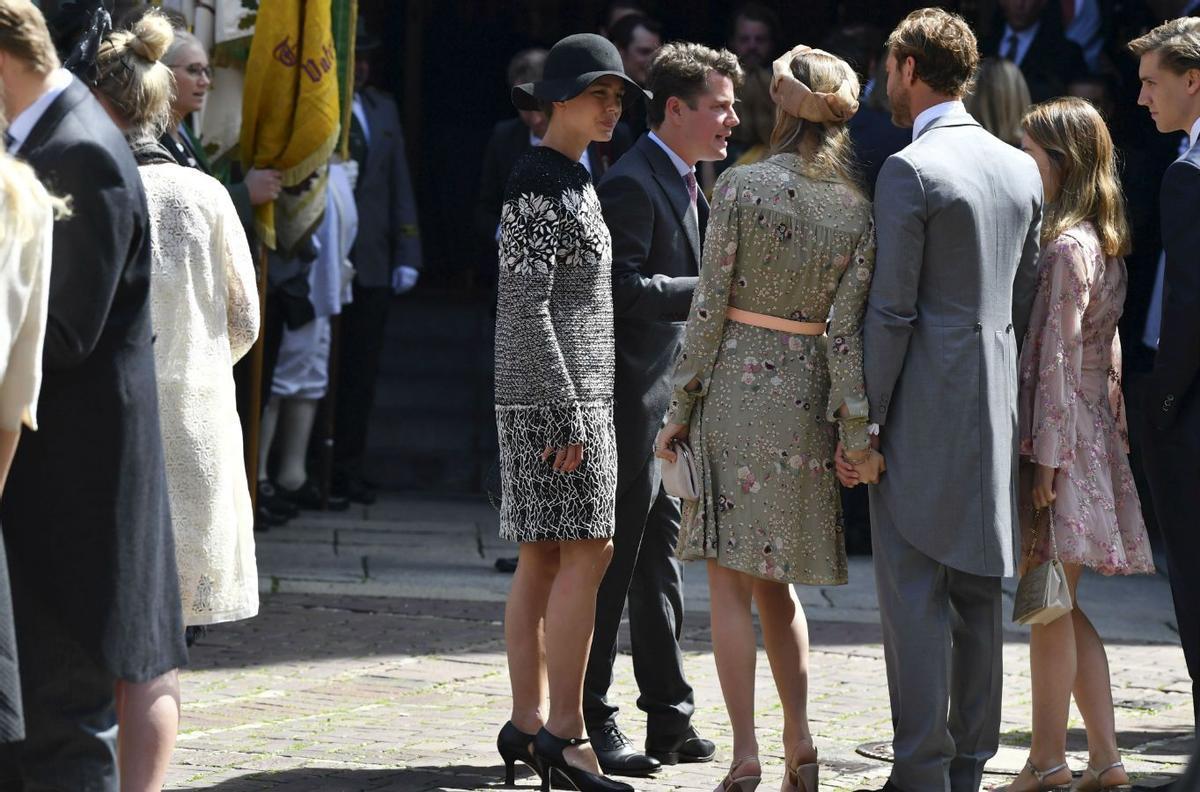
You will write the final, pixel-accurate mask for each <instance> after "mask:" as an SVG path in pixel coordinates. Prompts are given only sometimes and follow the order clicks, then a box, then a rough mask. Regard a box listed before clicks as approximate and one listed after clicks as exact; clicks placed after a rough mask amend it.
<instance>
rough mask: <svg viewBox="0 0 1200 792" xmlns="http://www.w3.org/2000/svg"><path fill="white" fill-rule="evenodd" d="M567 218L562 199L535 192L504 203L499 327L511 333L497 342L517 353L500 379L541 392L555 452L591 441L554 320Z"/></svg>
mask: <svg viewBox="0 0 1200 792" xmlns="http://www.w3.org/2000/svg"><path fill="white" fill-rule="evenodd" d="M566 219H567V218H566V211H565V209H564V207H563V205H562V203H561V202H560V201H559V200H556V199H555V198H552V197H551V196H549V195H545V194H540V193H536V192H526V193H523V194H520V195H518V196H517V197H515V198H513V199H510V200H509V201H507V202H505V204H504V207H503V209H502V210H501V217H500V266H501V268H502V269H503V270H504V271H503V272H502V274H501V286H500V303H499V310H500V311H502V312H504V313H505V314H506V316H503V317H501V318H502V319H503V321H500V322H498V323H497V325H496V332H497V334H508V336H509V337H507V338H503V339H498V341H500V342H501V345H502V346H503V347H504V348H506V349H509V350H510V351H511V352H512V353H514V354H513V355H512V357H511V359H508V360H505V361H503V365H504V367H505V368H506V369H508V370H507V371H498V372H497V374H498V375H500V376H501V377H502V378H503V379H504V380H505V381H508V382H514V383H522V384H523V386H524V387H523V388H522V389H524V388H525V387H527V388H530V389H531V390H536V391H537V392H538V398H537V404H536V406H537V407H538V408H540V409H541V410H542V411H544V412H545V413H547V414H548V416H549V417H550V419H551V420H550V421H549V422H548V424H547V425H549V426H553V427H557V429H556V431H555V433H556V434H558V435H559V436H557V437H547V438H546V444H547V445H549V446H553V447H555V448H562V447H565V446H567V445H574V444H577V443H583V442H584V441H585V440H586V427H585V424H584V419H583V415H582V413H581V412H580V406H579V403H578V399H577V395H576V392H575V383H574V382H573V381H572V379H571V375H570V373H569V372H568V371H567V364H566V359H565V358H564V357H563V353H562V347H561V346H560V345H559V342H558V336H557V334H556V333H555V330H554V322H553V320H552V319H551V316H550V297H551V295H552V294H553V292H554V275H555V267H556V264H557V257H556V251H557V250H558V247H559V243H560V236H561V235H562V234H563V228H562V226H563V224H564V222H565V221H566ZM531 406H532V405H531Z"/></svg>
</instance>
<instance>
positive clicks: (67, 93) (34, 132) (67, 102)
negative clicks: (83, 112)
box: [17, 79, 92, 160]
mask: <svg viewBox="0 0 1200 792" xmlns="http://www.w3.org/2000/svg"><path fill="white" fill-rule="evenodd" d="M91 95H92V94H91V91H89V90H88V88H87V86H85V85H84V84H83V83H82V82H80V81H79V80H78V79H74V80H71V84H70V85H68V86H67V88H66V90H64V91H63V92H62V93H61V94H59V95H58V97H57V98H56V99H55V100H54V101H53V102H51V103H50V106H49V107H47V108H46V112H44V113H42V117H41V118H39V119H38V121H37V123H36V124H34V125H33V129H31V130H29V136H28V137H26V138H25V142H24V143H22V144H21V150H20V151H18V152H17V155H18V156H19V157H20V158H21V159H24V160H30V159H31V158H32V157H34V156H35V155H36V154H37V150H38V149H39V148H41V147H42V146H44V145H45V144H46V143H47V141H49V140H50V138H51V137H53V136H54V131H55V130H56V129H58V125H59V124H61V123H62V120H63V118H65V117H66V115H67V113H69V112H71V111H72V110H73V109H74V108H75V106H76V105H77V104H79V103H80V102H82V101H83V100H84V99H86V98H90V97H91Z"/></svg>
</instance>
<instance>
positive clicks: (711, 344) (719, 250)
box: [667, 168, 739, 424]
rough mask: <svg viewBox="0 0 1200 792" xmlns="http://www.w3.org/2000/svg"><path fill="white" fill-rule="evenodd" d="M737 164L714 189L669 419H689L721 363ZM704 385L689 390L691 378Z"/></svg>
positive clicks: (733, 255)
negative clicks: (714, 367) (719, 352)
mask: <svg viewBox="0 0 1200 792" xmlns="http://www.w3.org/2000/svg"><path fill="white" fill-rule="evenodd" d="M738 170H739V169H738V168H731V169H729V170H727V171H725V173H723V174H721V178H720V179H718V180H717V185H716V187H714V188H713V204H712V208H711V210H710V212H709V215H708V231H707V232H706V234H705V237H704V259H703V261H702V263H701V266H700V281H699V283H698V284H697V285H696V293H695V296H693V297H692V308H691V311H690V313H689V314H688V320H687V330H686V332H685V335H684V339H683V351H682V352H681V353H680V355H679V360H678V361H676V363H675V374H674V376H673V377H672V384H673V385H674V388H675V391H674V393H673V395H672V396H671V406H670V408H669V409H668V411H667V421H668V422H669V423H677V424H687V423H689V422H690V421H691V417H692V406H693V405H694V404H695V400H696V399H698V398H701V397H702V396H704V394H705V393H707V392H708V385H709V382H710V381H711V380H712V371H713V366H715V365H716V362H717V354H718V347H719V345H720V343H721V334H722V332H723V331H724V329H725V309H726V308H728V307H729V288H730V285H731V284H732V282H733V269H734V264H735V262H736V261H737V249H738V203H737V202H738V179H737V175H736V174H737V171H738ZM694 379H695V380H699V382H700V387H699V388H698V389H696V390H688V389H687V385H688V384H689V383H690V382H691V381H692V380H694Z"/></svg>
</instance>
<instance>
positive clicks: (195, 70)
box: [171, 63, 213, 80]
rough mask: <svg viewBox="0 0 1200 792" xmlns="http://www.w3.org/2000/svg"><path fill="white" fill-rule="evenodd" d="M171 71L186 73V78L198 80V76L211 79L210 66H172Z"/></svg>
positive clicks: (193, 64) (194, 64) (196, 64)
mask: <svg viewBox="0 0 1200 792" xmlns="http://www.w3.org/2000/svg"><path fill="white" fill-rule="evenodd" d="M171 68H172V69H183V70H184V71H185V72H187V74H188V77H192V78H194V79H199V78H200V75H202V74H203V75H204V76H205V77H206V78H208V79H209V80H211V79H212V77H213V70H212V66H201V65H200V64H199V63H189V64H188V65H187V66H178V65H176V66H172V67H171Z"/></svg>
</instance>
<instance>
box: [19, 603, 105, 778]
mask: <svg viewBox="0 0 1200 792" xmlns="http://www.w3.org/2000/svg"><path fill="white" fill-rule="evenodd" d="M19 588H20V587H19V584H18V585H15V586H14V591H13V601H14V603H13V604H14V615H15V617H16V624H17V646H18V651H19V654H20V663H21V694H22V697H23V698H24V702H25V741H24V742H20V743H14V744H12V745H11V746H9V747H8V748H7V750H5V751H4V753H3V754H0V755H2V756H3V757H4V761H3V764H4V765H5V767H4V768H3V769H0V779H3V780H6V781H7V780H8V779H10V778H14V777H19V778H20V779H21V785H20V786H17V787H16V789H20V790H23V792H117V788H118V784H117V712H116V703H115V701H114V699H113V686H114V685H115V683H116V679H114V678H113V677H112V676H111V675H110V674H109V673H108V672H107V671H105V670H104V669H103V668H100V667H99V666H97V665H96V664H95V663H94V662H93V661H92V659H91V657H90V656H89V655H88V654H86V653H85V652H84V650H83V648H82V647H81V646H79V644H78V643H76V641H75V639H74V636H73V635H71V634H70V632H69V631H68V630H66V629H65V628H64V627H63V625H62V623H61V622H60V621H59V620H58V618H57V616H56V615H55V614H54V613H53V612H49V611H47V610H46V609H44V608H39V607H37V605H36V603H34V602H32V601H31V598H30V597H28V596H22V592H21V591H20V590H19ZM5 788H6V789H8V788H9V787H7V786H6V787H5Z"/></svg>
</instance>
